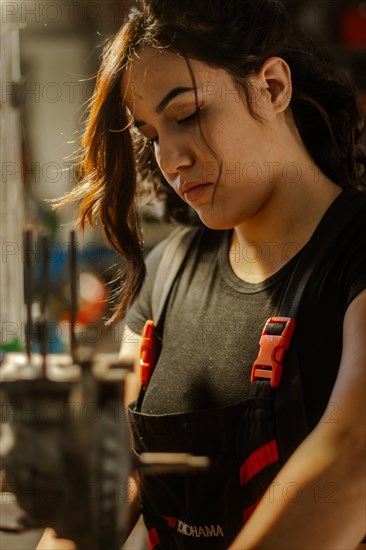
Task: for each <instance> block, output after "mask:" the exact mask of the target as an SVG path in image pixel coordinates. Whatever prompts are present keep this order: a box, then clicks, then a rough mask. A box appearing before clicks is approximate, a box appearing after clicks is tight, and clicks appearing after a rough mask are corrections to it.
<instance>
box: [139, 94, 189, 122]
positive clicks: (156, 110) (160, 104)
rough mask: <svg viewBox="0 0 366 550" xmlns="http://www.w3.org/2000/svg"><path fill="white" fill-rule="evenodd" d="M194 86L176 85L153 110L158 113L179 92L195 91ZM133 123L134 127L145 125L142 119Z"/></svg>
mask: <svg viewBox="0 0 366 550" xmlns="http://www.w3.org/2000/svg"><path fill="white" fill-rule="evenodd" d="M195 90H196V88H195V87H194V88H189V87H186V86H178V87H176V88H173V89H172V90H170V91H169V92H168V93H167V94H166V95H165V96H164V97H163V99H162V100H161V101H160V103H159V104H158V105H157V107H156V109H155V112H156V113H157V114H158V115H160V113H162V112H163V111H164V109H165V108H166V107H167V106H168V105H169V103H170V102H171V101H172V100H173V99H174V98H175V97H177V96H178V95H180V94H185V93H187V92H193V91H195ZM134 125H135V127H136V128H140V127H141V126H145V125H146V122H144V121H143V120H135V121H134Z"/></svg>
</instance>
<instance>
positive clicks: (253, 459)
mask: <svg viewBox="0 0 366 550" xmlns="http://www.w3.org/2000/svg"><path fill="white" fill-rule="evenodd" d="M277 460H279V453H278V447H277V441H276V440H275V439H272V441H270V442H269V443H266V444H265V445H263V446H262V447H260V448H259V449H257V450H256V451H254V453H252V454H251V455H250V456H249V457H248V458H247V459H246V460H245V462H244V463H243V464H242V466H241V468H240V485H244V483H247V481H249V480H250V479H251V478H252V477H253V476H255V474H257V473H258V472H260V470H263V468H266V466H269V465H270V464H273V463H274V462H277Z"/></svg>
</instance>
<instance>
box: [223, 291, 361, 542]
mask: <svg viewBox="0 0 366 550" xmlns="http://www.w3.org/2000/svg"><path fill="white" fill-rule="evenodd" d="M365 334H366V291H363V292H362V293H361V294H360V295H359V296H358V297H357V298H356V299H355V300H354V301H353V302H352V303H351V305H350V306H349V308H348V310H347V312H346V315H345V319H344V326H343V352H342V359H341V364H340V369H339V373H338V377H337V381H336V383H335V386H334V388H333V392H332V396H331V398H330V408H329V410H328V411H326V412H325V414H324V416H323V418H322V419H321V420H320V422H319V424H318V425H317V426H316V428H315V429H314V430H313V432H312V433H311V434H310V435H309V436H308V437H307V438H306V439H305V441H304V442H303V443H302V444H301V445H300V447H299V448H298V449H297V450H296V452H295V453H294V454H293V455H292V457H291V458H290V460H289V461H288V462H287V463H286V464H285V466H284V467H283V468H282V470H281V471H280V472H279V474H278V476H277V477H276V479H275V480H274V482H273V484H272V485H271V486H270V487H269V489H268V490H267V492H266V493H265V495H264V497H263V498H262V500H261V503H260V504H259V506H258V507H257V509H256V510H255V512H254V513H253V515H252V517H251V518H250V520H249V521H248V523H247V525H246V526H245V527H244V528H243V530H242V531H241V532H240V534H239V536H238V537H237V538H236V539H235V541H234V542H233V544H232V545H231V546H230V550H234V549H235V550H239V549H240V550H245V549H253V550H254V549H268V550H269V549H270V550H277V549H278V550H286V549H289V550H302V549H306V550H307V549H310V548H316V549H317V550H320V549H322V548H324V549H325V548H327V549H330V548H332V549H340V550H346V549H354V548H356V547H357V545H358V544H359V542H360V541H361V540H362V538H363V537H364V536H365V532H366V524H365V517H366V515H365V462H364V460H365V433H366V429H365V428H366V410H365V388H366V369H365V366H366V344H365ZM314 383H316V382H315V381H314ZM330 410H332V411H334V410H336V411H337V413H336V415H335V416H330V415H329V411H330Z"/></svg>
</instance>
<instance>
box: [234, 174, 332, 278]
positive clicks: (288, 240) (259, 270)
mask: <svg viewBox="0 0 366 550" xmlns="http://www.w3.org/2000/svg"><path fill="white" fill-rule="evenodd" d="M310 172H312V177H309V173H310ZM307 176H308V178H307V179H305V178H304V179H303V180H302V181H300V182H296V183H294V184H290V185H289V183H288V182H287V183H286V182H283V181H282V182H281V183H279V184H278V185H276V187H275V189H274V192H273V193H272V194H271V196H270V197H269V198H268V200H267V201H266V203H265V204H264V205H263V208H261V210H260V212H258V213H257V214H256V215H255V216H254V217H253V218H251V219H249V220H247V221H245V222H243V223H241V224H240V225H238V226H236V227H235V228H234V230H233V233H232V240H231V246H230V250H229V261H230V264H231V267H232V269H233V271H234V273H235V274H236V275H237V276H238V277H239V278H240V279H242V280H245V281H247V282H249V283H258V282H261V281H263V280H265V279H267V278H268V277H269V276H270V275H272V274H273V273H275V272H276V271H278V270H279V269H280V268H281V267H283V266H284V265H285V264H286V263H287V262H288V261H289V260H291V258H293V257H294V256H295V255H296V254H297V252H299V250H301V248H302V247H303V246H304V245H305V244H306V243H307V242H308V240H309V239H310V237H311V236H312V234H313V232H314V231H315V229H316V227H317V225H318V224H319V222H320V220H321V218H322V217H323V215H324V214H325V212H326V211H327V210H328V208H329V206H330V205H331V203H332V202H333V201H334V200H335V198H336V197H337V196H338V195H339V194H340V193H341V192H342V189H341V188H340V187H339V186H337V185H336V184H335V183H333V182H331V181H330V180H329V179H328V178H326V176H325V175H324V174H322V173H321V172H319V171H318V172H315V167H313V168H310V170H309V171H308V172H307ZM315 176H316V177H315Z"/></svg>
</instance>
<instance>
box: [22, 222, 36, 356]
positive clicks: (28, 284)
mask: <svg viewBox="0 0 366 550" xmlns="http://www.w3.org/2000/svg"><path fill="white" fill-rule="evenodd" d="M23 240H24V301H25V307H26V328H25V346H26V353H27V356H28V362H29V363H30V362H31V356H32V336H33V318H32V303H33V269H34V261H33V250H32V248H33V229H31V228H28V229H26V230H25V231H24V237H23Z"/></svg>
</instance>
